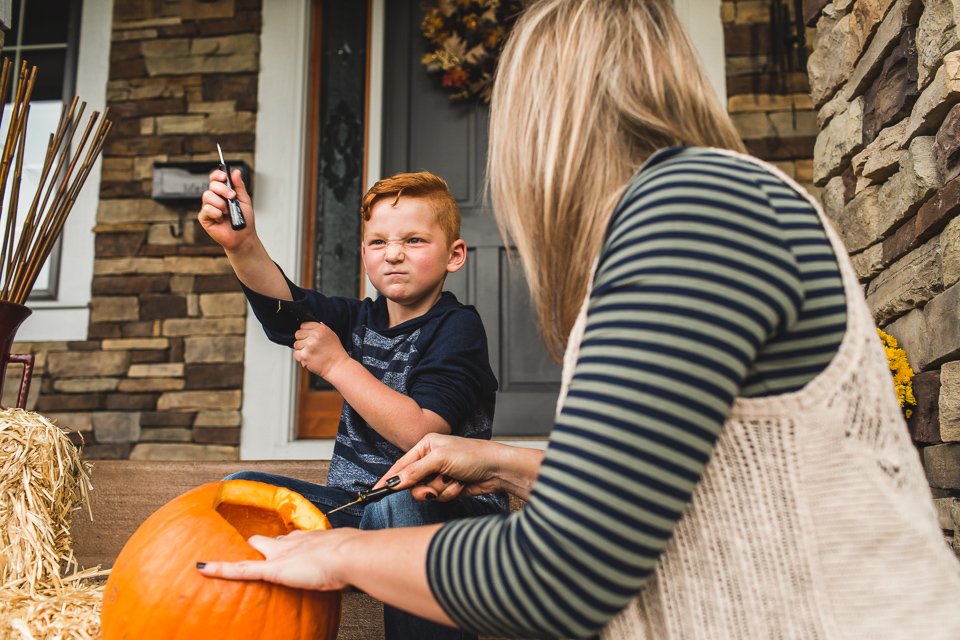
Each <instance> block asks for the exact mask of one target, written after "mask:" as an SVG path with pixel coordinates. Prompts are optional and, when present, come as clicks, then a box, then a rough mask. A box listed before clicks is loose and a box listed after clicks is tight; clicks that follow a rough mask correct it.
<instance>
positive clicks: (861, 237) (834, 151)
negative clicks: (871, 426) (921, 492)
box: [804, 0, 960, 553]
mask: <svg viewBox="0 0 960 640" xmlns="http://www.w3.org/2000/svg"><path fill="white" fill-rule="evenodd" d="M804 14H805V18H806V19H807V20H808V24H814V23H815V24H816V28H817V36H818V38H817V42H816V46H815V49H814V53H813V55H812V56H811V58H810V64H809V67H808V68H809V71H810V90H811V97H812V99H813V102H814V104H815V105H816V107H817V109H818V110H819V114H818V116H817V117H818V120H819V123H820V128H821V132H820V134H819V136H818V138H817V145H816V153H815V155H814V166H813V173H814V180H815V182H816V184H817V185H820V186H822V187H823V194H822V200H823V203H824V207H825V209H826V211H827V214H828V215H829V216H830V217H831V218H832V219H833V220H834V222H835V223H836V225H837V227H838V229H839V230H840V234H841V236H842V237H843V239H844V242H845V243H846V245H847V249H848V250H849V251H850V254H851V256H852V257H853V261H854V264H855V266H856V269H857V273H858V275H859V277H860V281H861V282H862V283H863V285H864V289H865V291H866V295H867V302H868V304H869V305H870V309H871V310H872V312H873V316H874V319H875V320H876V322H877V325H878V326H880V327H881V328H883V329H884V330H885V331H886V332H887V333H889V334H891V335H892V336H894V337H895V338H897V340H898V341H899V343H900V346H901V347H903V349H904V350H905V351H906V353H907V359H908V360H909V362H910V365H911V366H912V367H913V369H914V371H916V372H917V375H916V377H915V378H914V383H913V384H914V393H915V395H916V397H917V402H918V407H917V409H916V411H915V412H914V415H913V416H912V417H911V419H910V420H909V424H910V429H911V434H912V436H913V439H914V441H915V443H916V444H917V446H918V448H919V450H920V454H921V456H922V459H923V462H924V466H925V468H926V472H927V478H928V480H929V482H930V486H931V487H932V488H933V492H934V498H935V500H936V503H937V508H938V512H939V515H940V524H941V527H942V528H943V530H944V535H945V538H946V539H947V540H948V541H949V542H950V543H951V544H952V545H953V547H954V549H955V550H956V551H957V552H958V553H960V513H958V510H960V505H958V499H957V498H958V497H960V284H958V281H960V241H958V240H960V218H958V217H957V214H958V213H960V162H958V159H960V158H958V153H957V152H958V151H960V137H958V132H960V50H958V49H960V34H958V30H957V22H958V20H957V19H958V17H960V1H958V0H926V1H923V0H838V1H835V2H833V3H825V2H824V1H823V0H805V2H804Z"/></svg>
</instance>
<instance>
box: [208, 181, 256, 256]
mask: <svg viewBox="0 0 960 640" xmlns="http://www.w3.org/2000/svg"><path fill="white" fill-rule="evenodd" d="M231 173H232V175H231V178H232V180H233V186H234V187H235V188H236V191H235V192H234V191H233V190H231V189H230V187H228V186H227V183H226V182H225V180H226V179H227V174H226V173H224V172H223V171H221V170H220V169H215V170H214V171H212V172H211V173H210V187H209V188H208V190H207V191H204V192H203V196H202V197H201V201H202V202H203V205H202V206H201V207H200V213H199V214H198V216H197V219H198V220H200V224H201V225H202V226H203V228H204V230H205V231H206V232H207V233H208V234H209V235H210V237H211V238H213V239H214V240H216V241H217V243H219V244H220V246H222V247H223V248H224V249H225V250H227V251H239V250H241V249H242V247H243V245H244V244H248V243H249V241H250V239H251V238H255V237H256V235H257V232H256V231H255V228H254V219H253V205H252V204H251V203H250V195H249V194H248V193H247V188H246V186H245V185H244V184H243V179H242V178H241V177H240V170H239V169H234V170H233V171H232V172H231ZM233 198H236V199H237V201H238V202H239V203H240V211H241V212H242V213H243V217H244V219H245V220H246V223H247V226H246V227H245V228H244V229H240V230H235V229H234V228H233V227H231V226H230V213H229V211H228V210H227V200H228V199H233Z"/></svg>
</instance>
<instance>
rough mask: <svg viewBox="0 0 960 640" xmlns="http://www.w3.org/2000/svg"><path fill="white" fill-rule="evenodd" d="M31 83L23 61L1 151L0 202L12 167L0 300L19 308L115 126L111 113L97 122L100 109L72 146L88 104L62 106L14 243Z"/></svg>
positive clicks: (3, 75)
mask: <svg viewBox="0 0 960 640" xmlns="http://www.w3.org/2000/svg"><path fill="white" fill-rule="evenodd" d="M10 67H12V64H11V63H10V61H9V60H4V64H3V70H2V72H0V91H2V92H3V94H4V95H6V93H7V92H8V91H9V86H10V77H11V75H12V69H11V68H10ZM35 80H36V67H34V68H33V70H32V71H31V72H30V73H29V74H28V73H27V63H26V62H24V63H23V66H22V67H21V72H20V80H19V82H18V84H17V92H16V98H15V99H14V102H13V107H12V109H11V116H10V117H11V120H10V126H9V129H8V131H7V138H6V141H5V143H4V145H3V152H2V153H0V202H2V200H3V198H4V195H5V194H6V187H7V182H8V180H9V178H10V171H11V168H13V176H12V177H13V180H12V186H11V192H10V200H9V204H8V206H7V222H6V225H5V228H4V230H3V244H2V246H0V282H2V283H3V284H2V287H0V300H6V301H8V302H15V303H17V304H24V302H25V301H26V299H27V297H28V296H29V295H30V292H31V291H32V290H33V285H34V284H35V283H36V280H37V276H39V275H40V270H41V269H42V268H43V265H44V263H45V262H46V260H47V258H48V257H49V255H50V252H51V251H52V250H53V247H54V245H55V243H56V241H57V238H59V237H60V233H61V232H62V231H63V226H64V224H65V223H66V220H67V216H68V215H69V214H70V211H71V209H73V205H74V204H75V203H76V200H77V195H78V194H79V193H80V189H81V188H82V187H83V184H84V182H85V181H86V179H87V176H88V175H89V174H90V171H91V169H92V168H93V165H94V164H95V163H96V161H97V158H98V157H99V156H100V152H101V151H102V150H103V145H104V143H105V141H106V138H107V136H108V135H109V133H110V129H111V128H112V126H113V123H112V122H110V121H109V120H107V115H108V114H109V112H110V110H109V109H107V110H105V111H104V113H103V118H100V113H99V112H98V111H94V112H93V113H92V114H91V115H90V119H89V121H88V122H87V126H86V128H85V129H84V132H83V135H82V136H81V138H80V141H79V142H78V143H77V144H76V146H75V148H74V147H73V141H74V134H75V133H76V132H77V130H78V129H79V125H80V122H81V118H82V117H83V112H84V110H85V108H86V103H85V102H83V103H80V106H79V108H77V102H78V98H76V97H75V98H74V99H73V101H72V102H71V104H70V105H69V107H68V106H67V105H64V106H63V109H62V110H61V113H60V121H59V123H58V124H57V130H56V131H55V132H54V133H52V134H50V137H49V142H48V144H47V150H46V155H45V156H44V161H43V168H42V169H41V172H40V179H39V182H38V185H37V190H36V193H35V195H34V197H33V201H32V203H31V205H30V208H29V209H28V211H27V213H26V217H25V218H24V220H23V227H22V229H21V231H20V238H19V240H18V241H16V243H15V242H14V237H15V235H16V226H17V206H18V202H19V199H20V180H21V176H22V171H23V152H24V147H25V144H26V130H27V119H28V117H29V114H30V96H31V94H32V92H33V85H34V82H35ZM98 120H99V124H98ZM71 148H73V151H72V155H71ZM84 151H86V153H84ZM81 158H82V159H81Z"/></svg>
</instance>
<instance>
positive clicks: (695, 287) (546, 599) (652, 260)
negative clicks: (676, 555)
mask: <svg viewBox="0 0 960 640" xmlns="http://www.w3.org/2000/svg"><path fill="white" fill-rule="evenodd" d="M845 326H846V305H845V301H844V295H843V289H842V285H841V281H840V275H839V270H838V267H837V262H836V259H835V258H834V255H833V251H832V249H831V247H830V244H829V242H828V240H827V238H826V235H825V233H824V230H823V227H822V225H821V223H820V220H819V218H818V216H817V214H816V212H815V211H814V210H813V208H812V206H811V205H810V204H809V203H808V202H806V201H805V200H804V199H803V198H802V197H800V196H799V195H798V194H797V193H796V192H794V191H793V190H792V189H791V188H790V187H789V186H787V185H786V184H784V183H783V182H782V181H781V180H780V179H779V178H777V177H775V176H774V175H772V174H771V173H769V172H768V171H766V170H765V169H763V168H761V167H758V166H757V165H755V164H753V163H751V162H749V161H747V160H744V159H741V158H737V157H733V156H728V155H725V154H721V153H718V152H715V151H709V150H705V149H693V148H689V149H671V150H666V151H662V152H660V153H658V154H656V155H655V156H654V157H652V158H651V159H650V161H648V162H647V163H646V164H645V165H644V167H643V168H642V169H641V171H639V172H638V173H637V175H636V176H634V178H633V180H632V181H631V183H630V185H629V187H628V189H627V191H626V192H625V194H624V196H623V198H622V199H621V202H620V204H619V205H618V207H617V211H616V212H615V214H614V216H613V219H612V220H611V223H610V229H609V231H608V235H607V238H606V240H605V242H604V245H603V247H602V249H601V254H600V261H599V264H598V269H597V274H596V277H595V280H594V288H593V293H592V295H591V300H590V306H589V312H588V316H587V326H586V331H585V334H584V338H583V341H582V344H581V349H580V357H579V359H578V360H577V366H576V369H575V372H574V377H573V380H572V382H571V384H570V388H569V392H568V395H567V398H566V401H565V404H564V407H563V410H562V412H561V413H560V416H559V417H558V419H557V422H556V425H555V427H554V430H553V433H552V436H551V440H550V447H549V449H548V451H547V454H546V457H545V458H544V461H543V465H542V467H541V470H540V476H539V479H538V482H537V485H536V487H535V489H534V492H533V494H532V495H531V498H530V501H529V503H528V504H527V506H526V507H525V509H524V510H523V511H521V512H519V513H514V514H511V515H509V516H503V517H494V518H485V519H473V520H463V521H455V522H452V523H449V524H447V525H446V526H445V527H444V528H443V529H442V530H441V531H440V532H439V533H438V534H437V536H436V537H435V538H434V541H433V543H432V545H431V548H430V552H429V557H428V567H427V568H428V575H429V579H430V584H431V588H432V589H433V592H434V594H435V595H436V597H437V599H438V600H439V602H440V603H441V605H442V606H443V608H444V610H445V611H447V613H448V614H449V615H450V616H451V617H452V618H453V619H454V620H455V621H456V622H457V623H458V624H460V625H461V626H463V627H465V628H467V629H470V630H473V631H476V632H479V633H482V634H489V635H503V636H520V637H589V636H591V635H593V634H595V633H597V632H598V631H599V630H600V629H601V628H602V627H603V625H604V624H605V623H606V622H607V621H608V620H610V619H611V618H612V617H613V616H614V615H616V613H617V612H618V611H620V610H621V609H622V608H623V607H624V606H626V604H627V603H628V602H629V601H630V600H631V599H632V598H633V597H634V596H635V595H636V594H637V592H638V591H639V590H640V588H641V587H642V585H643V583H644V582H645V580H646V579H647V578H648V577H649V576H650V574H651V572H652V570H653V568H654V566H655V564H656V562H657V559H658V558H659V556H660V553H661V551H662V550H663V547H664V546H665V545H666V543H667V540H668V539H669V538H670V535H671V534H672V532H673V529H674V527H675V526H676V524H677V521H678V520H679V519H680V517H681V516H682V515H683V512H684V510H685V509H686V507H687V505H688V504H689V502H690V499H691V495H692V493H693V490H694V487H695V486H696V484H697V482H698V481H699V479H700V477H701V475H702V473H703V469H704V467H705V466H706V464H707V462H708V461H709V459H710V455H711V453H712V451H713V448H714V445H715V443H716V439H717V437H718V436H719V433H720V430H721V429H722V427H723V423H724V421H725V419H726V417H727V415H728V414H729V412H730V408H731V406H732V404H733V402H734V399H735V398H736V397H738V396H760V395H773V394H780V393H785V392H789V391H795V390H798V389H800V388H801V387H803V386H804V385H805V384H806V383H807V382H809V381H810V380H811V379H812V378H814V377H815V376H816V375H817V374H818V373H819V372H821V371H822V370H823V369H824V368H825V367H826V366H827V364H828V363H829V362H830V360H831V359H832V357H833V355H834V354H835V353H836V350H837V348H838V346H839V344H840V341H841V339H842V337H843V333H844V330H845Z"/></svg>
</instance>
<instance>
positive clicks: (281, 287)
mask: <svg viewBox="0 0 960 640" xmlns="http://www.w3.org/2000/svg"><path fill="white" fill-rule="evenodd" d="M226 177H227V176H226V174H225V173H224V172H223V171H220V170H219V169H217V170H215V171H213V172H212V173H211V174H210V187H209V189H208V190H207V191H204V192H203V197H202V201H203V205H202V206H201V208H200V213H199V215H198V216H197V219H198V220H199V221H200V224H201V225H202V226H203V228H204V229H205V230H206V232H207V233H208V234H209V235H210V237H211V238H213V239H214V240H215V241H216V242H217V243H218V244H219V245H220V246H221V247H223V249H224V251H225V252H226V254H227V258H228V259H229V260H230V265H231V266H232V267H233V270H234V272H235V273H236V274H237V277H238V278H239V279H240V281H241V282H242V283H243V284H245V285H246V286H247V287H248V288H250V289H252V290H254V291H256V292H257V293H259V294H261V295H264V296H269V297H271V298H277V299H280V300H292V299H293V297H292V296H291V295H290V288H289V287H288V286H287V282H286V280H285V279H284V277H283V274H282V273H281V272H280V269H278V268H277V265H276V264H275V263H274V262H273V260H272V259H271V258H270V254H268V253H267V250H266V248H265V247H264V246H263V243H262V242H260V237H259V236H258V235H257V230H256V222H255V220H254V215H253V205H252V204H251V202H250V195H249V194H248V193H247V189H246V186H245V185H244V184H243V179H242V178H241V177H240V171H239V170H237V169H234V170H233V172H232V176H231V179H232V181H233V184H234V186H235V187H236V192H234V191H233V190H231V189H230V188H229V187H227V185H226V183H225V182H224V181H225V180H226ZM233 197H236V198H237V200H238V201H239V202H240V210H241V211H242V212H243V216H244V218H246V221H247V226H246V228H244V229H239V230H234V229H233V228H232V227H231V226H230V216H229V213H228V211H227V201H226V200H225V198H228V199H229V198H233Z"/></svg>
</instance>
